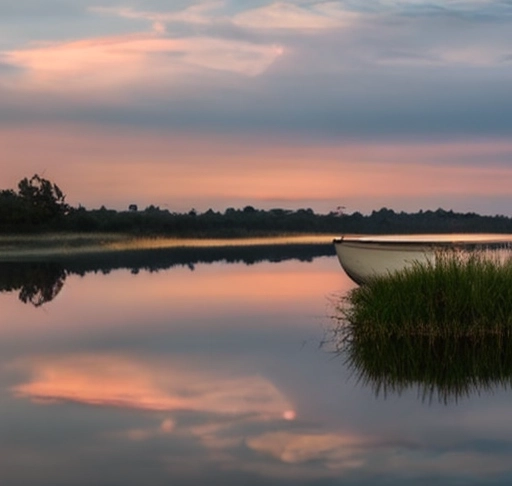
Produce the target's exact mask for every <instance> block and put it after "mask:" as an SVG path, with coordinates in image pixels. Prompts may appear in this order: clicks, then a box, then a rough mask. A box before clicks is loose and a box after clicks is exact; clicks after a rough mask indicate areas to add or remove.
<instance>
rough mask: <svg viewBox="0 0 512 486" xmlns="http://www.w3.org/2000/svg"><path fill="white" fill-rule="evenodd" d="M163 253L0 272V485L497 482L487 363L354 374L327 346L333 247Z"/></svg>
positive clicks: (496, 383)
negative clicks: (439, 383)
mask: <svg viewBox="0 0 512 486" xmlns="http://www.w3.org/2000/svg"><path fill="white" fill-rule="evenodd" d="M327 253H328V252H327ZM180 258H181V260H180V262H179V264H177V263H176V264H169V265H163V266H165V267H167V268H161V269H159V270H157V268H158V265H156V266H155V265H154V264H152V265H151V266H148V265H146V266H145V268H152V271H149V270H145V269H144V266H139V265H135V266H134V267H132V268H129V265H126V266H127V267H128V268H123V267H124V266H125V265H124V264H122V263H121V264H116V265H110V266H106V267H105V268H104V272H101V271H98V270H99V269H98V268H94V270H96V271H92V268H90V267H87V265H83V266H82V267H80V268H81V270H79V269H77V268H75V269H74V270H72V271H70V270H69V268H67V269H66V268H64V269H63V268H61V267H60V266H59V265H57V266H55V265H54V266H51V265H43V266H39V267H37V265H36V266H34V265H32V264H24V266H23V265H16V264H11V265H10V266H5V265H4V267H1V268H0V270H1V271H2V272H3V276H4V277H5V275H9V279H10V280H9V281H7V282H3V283H2V289H3V292H2V293H0V309H1V313H0V407H1V412H2V413H1V415H0V484H2V485H3V484H6V485H13V486H16V485H48V486H50V485H51V486H57V485H66V486H75V485H87V486H90V485H102V486H103V485H119V486H121V485H123V486H125V485H137V486H139V485H141V484H148V485H170V484H172V485H198V484H222V485H263V484H265V485H297V484H299V485H301V484H306V485H338V484H339V485H341V484H343V485H347V484H375V483H376V482H378V483H379V484H432V482H433V481H434V480H436V481H437V482H441V483H442V484H509V483H510V481H511V480H512V394H511V392H510V391H509V389H510V388H509V387H507V386H506V383H507V380H506V379H505V380H504V379H503V370H500V371H499V372H496V376H498V375H499V376H500V377H501V378H500V380H498V379H496V380H494V379H493V376H494V375H493V371H492V370H491V371H489V370H487V375H485V376H486V378H485V380H484V379H481V380H480V379H479V376H480V375H478V372H475V373H476V374H475V376H472V375H471V372H469V371H467V370H463V371H462V374H463V377H462V380H467V382H468V383H469V385H468V387H467V389H465V390H466V392H465V393H461V392H460V388H459V389H457V390H458V391H455V392H454V393H451V392H450V389H449V388H448V389H444V390H441V392H439V390H436V389H435V386H434V388H433V393H431V394H430V395H429V396H428V397H425V394H424V393H423V392H424V388H425V387H424V385H423V384H422V381H421V380H422V378H421V377H418V378H417V379H416V378H415V377H414V376H413V377H412V378H408V379H404V380H402V381H401V382H400V383H401V384H400V386H393V384H390V385H388V386H386V383H385V376H384V377H383V378H382V380H384V384H383V381H382V380H381V381H380V382H379V380H378V379H377V380H373V381H372V380H371V379H364V376H365V375H364V370H357V369H354V367H353V366H352V367H351V366H350V364H348V363H347V361H346V359H344V358H343V356H337V355H336V354H335V353H333V349H334V348H335V347H336V343H335V342H334V343H333V342H332V341H331V340H330V339H331V330H332V328H333V326H334V325H335V323H334V321H332V320H331V319H330V318H329V315H332V314H333V313H335V310H334V308H333V304H332V302H333V300H334V301H336V299H337V298H339V296H340V295H342V294H343V293H344V292H346V291H347V290H349V289H350V288H352V286H353V284H352V283H351V282H350V281H349V280H348V278H347V277H346V276H345V275H344V273H343V272H342V270H341V268H340V266H339V264H338V262H337V260H336V258H335V257H334V256H329V255H324V256H314V255H313V256H312V257H311V258H310V261H307V260H304V258H302V259H298V258H287V257H283V256H282V255H281V256H279V257H278V258H276V257H275V256H271V257H269V258H270V260H266V259H265V257H264V256H262V255H261V254H259V256H258V259H255V261H253V262H252V263H251V264H247V263H246V262H247V259H245V261H246V262H245V263H244V261H243V259H237V258H235V259H232V261H231V262H227V261H226V260H223V259H221V258H220V257H219V256H217V257H212V258H210V261H209V262H208V263H206V262H205V263H201V262H198V261H197V259H191V261H190V262H189V264H188V265H187V262H186V258H187V257H186V255H185V256H182V257H180ZM13 265H14V266H13ZM31 265H32V266H31ZM41 288H45V289H46V290H45V291H46V294H45V295H42V291H41ZM43 293H44V292H43ZM23 300H25V301H26V302H23ZM33 304H37V305H33ZM39 304H42V305H39ZM325 341H327V342H325ZM369 353H370V354H372V353H373V351H372V350H369ZM398 359H400V357H398ZM454 359H456V358H454ZM471 366H473V369H474V366H475V365H474V363H473V364H471ZM476 366H478V363H477V365H476ZM381 367H385V363H384V364H383V365H382V366H381V365H379V369H380V368H381ZM446 369H447V370H448V371H447V372H449V367H447V368H446ZM445 371H446V370H445ZM464 373H465V374H464ZM500 373H501V374H500ZM384 374H385V373H384ZM477 375H478V376H477ZM361 376H363V378H361ZM358 377H359V379H358ZM505 378H506V377H505ZM479 380H480V381H479ZM449 382H450V381H449V380H448V383H449ZM458 383H459V384H460V380H459V382H458ZM463 388H464V387H463ZM422 390H423V391H422Z"/></svg>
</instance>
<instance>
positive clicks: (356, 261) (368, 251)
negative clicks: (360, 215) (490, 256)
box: [333, 234, 512, 284]
mask: <svg viewBox="0 0 512 486" xmlns="http://www.w3.org/2000/svg"><path fill="white" fill-rule="evenodd" d="M333 243H334V247H335V248H336V254H337V255H338V259H339V261H340V263H341V266H342V267H343V269H344V270H345V272H346V273H347V275H348V276H349V277H350V278H351V279H352V280H353V281H354V282H356V283H357V284H364V283H365V282H367V281H368V279H369V278H371V277H375V276H383V275H387V274H389V273H393V272H396V271H399V270H402V269H404V268H405V267H407V266H410V265H412V264H413V263H414V262H420V263H427V262H433V260H434V258H435V254H436V252H437V251H439V250H440V249H443V248H459V249H463V250H464V249H465V250H472V249H478V248H482V249H489V248H506V247H509V246H510V245H511V244H512V235H505V234H443V235H385V236H384V235H379V236H377V235H376V236H373V235H372V236H344V237H341V238H336V239H335V240H334V242H333Z"/></svg>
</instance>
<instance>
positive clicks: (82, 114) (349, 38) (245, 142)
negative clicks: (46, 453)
mask: <svg viewBox="0 0 512 486" xmlns="http://www.w3.org/2000/svg"><path fill="white" fill-rule="evenodd" d="M0 33H1V35H0V146H1V149H2V150H1V151H0V188H2V189H6V188H14V187H16V184H17V182H18V181H19V180H20V179H21V178H23V177H26V176H31V175H32V174H34V173H39V174H40V175H43V176H44V177H46V178H48V179H51V180H52V181H55V182H56V183H57V184H58V185H59V186H60V187H61V188H62V189H63V190H64V192H65V193H66V194H67V199H68V202H69V203H71V204H73V205H77V204H82V205H83V206H86V207H88V208H94V207H99V206H101V205H102V204H104V205H106V206H107V207H113V208H115V209H126V208H127V207H128V205H129V204H131V203H136V204H138V205H139V207H141V208H144V207H145V206H147V205H149V204H155V205H158V206H160V207H162V208H165V209H169V210H171V211H180V212H181V211H188V210H189V209H191V208H192V207H194V208H196V209H197V210H199V211H204V210H207V209H208V208H210V207H211V208H213V209H214V210H220V211H223V210H224V209H226V208H227V207H230V206H234V207H243V206H245V205H248V204H250V205H253V206H255V207H259V208H272V207H284V208H290V209H296V208H300V207H311V208H313V209H314V210H315V211H318V212H328V211H330V210H333V209H335V208H336V207H337V206H345V207H346V208H347V209H346V210H347V211H348V212H354V211H361V212H369V211H371V210H372V209H379V208H380V207H383V206H386V207H389V208H392V209H394V210H396V211H401V210H405V211H416V210H418V209H420V208H423V209H437V208H438V207H443V208H444V209H454V210H456V211H464V212H465V211H475V212H479V213H483V214H496V213H499V214H505V215H509V216H512V138H511V135H512V88H511V86H512V2H511V1H510V0H409V1H406V0H403V1H401V0H364V1H362V0H338V1H322V0H320V1H315V0H289V1H268V0H251V1H249V0H225V1H223V0H220V1H216V0H213V1H208V0H196V1H192V0H167V1H163V0H114V1H112V0H72V1H62V0H17V1H16V2H13V1H12V0H0Z"/></svg>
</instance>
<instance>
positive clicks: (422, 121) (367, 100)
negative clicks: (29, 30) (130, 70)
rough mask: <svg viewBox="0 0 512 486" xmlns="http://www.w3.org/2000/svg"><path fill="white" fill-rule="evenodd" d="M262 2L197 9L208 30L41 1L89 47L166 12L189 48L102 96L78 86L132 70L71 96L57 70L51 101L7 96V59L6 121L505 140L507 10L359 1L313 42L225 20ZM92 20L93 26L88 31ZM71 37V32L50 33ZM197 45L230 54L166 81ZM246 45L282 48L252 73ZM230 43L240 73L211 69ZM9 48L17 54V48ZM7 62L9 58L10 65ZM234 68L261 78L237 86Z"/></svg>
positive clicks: (146, 5) (25, 9)
mask: <svg viewBox="0 0 512 486" xmlns="http://www.w3.org/2000/svg"><path fill="white" fill-rule="evenodd" d="M269 4H270V2H265V3H264V2H259V3H258V4H254V3H252V2H251V4H250V6H249V5H247V4H243V3H242V2H235V1H232V2H230V3H228V4H227V6H226V7H225V8H223V9H220V10H221V11H220V13H215V12H214V13H211V12H210V11H207V12H206V13H205V12H204V11H202V12H201V14H200V15H203V16H205V17H204V18H205V19H206V20H205V21H204V22H203V20H201V19H203V17H201V19H200V22H199V21H198V22H199V23H200V25H199V24H194V23H193V22H192V21H191V22H192V23H187V21H186V18H187V17H186V16H185V20H184V19H183V18H181V20H179V22H178V21H177V20H176V18H175V14H176V12H183V10H184V9H185V8H186V7H187V6H190V5H192V3H191V2H187V1H183V2H180V3H178V4H173V12H174V13H173V12H171V13H169V12H168V10H167V7H166V6H165V5H164V2H161V1H156V0H155V1H139V2H135V3H133V4H132V11H133V12H135V13H134V18H122V17H121V16H119V15H116V13H115V11H114V10H110V11H109V10H104V11H103V12H98V11H96V12H95V11H91V10H90V9H88V8H89V7H92V6H93V4H92V3H91V2H89V1H86V0H82V1H79V2H76V3H75V2H74V3H73V7H69V3H63V2H58V1H53V2H49V3H47V10H46V13H47V14H49V13H52V12H53V13H54V14H59V15H64V14H67V15H76V16H77V17H80V16H81V17H80V18H81V19H82V20H81V22H82V23H80V22H79V23H78V25H79V26H80V27H79V30H80V29H82V30H81V31H82V32H84V33H85V32H89V35H88V36H85V35H84V38H87V37H91V36H103V35H105V33H106V32H109V33H112V34H117V33H126V32H140V31H141V30H142V31H143V30H148V29H151V22H152V21H153V20H154V19H153V17H152V16H153V15H156V14H158V13H160V14H162V15H164V14H165V15H168V17H165V15H164V17H163V18H164V22H168V25H167V30H168V34H167V36H166V38H167V39H170V40H176V41H180V42H182V43H183V46H182V47H180V49H179V50H173V51H162V52H148V53H147V56H146V61H147V71H146V72H145V73H143V74H144V75H141V73H138V74H137V76H139V77H135V78H133V79H131V78H130V79H126V80H123V81H122V82H121V83H120V84H119V85H118V86H113V87H112V86H109V87H108V89H106V88H104V87H103V86H102V85H100V86H95V85H93V84H90V85H88V84H87V81H84V80H88V79H91V78H92V77H93V76H97V75H101V74H103V73H110V72H111V73H115V72H116V71H122V70H123V69H125V68H126V65H127V63H128V62H129V61H126V60H123V61H122V63H121V64H119V65H116V64H115V62H114V63H112V64H107V65H105V68H104V69H103V68H102V70H97V71H91V72H88V71H84V73H83V75H82V76H81V77H78V78H77V79H78V80H79V81H80V82H81V83H82V84H81V85H76V86H75V85H73V82H74V80H73V79H70V78H69V77H68V76H66V74H65V73H64V74H62V75H60V74H59V76H61V77H58V76H57V77H56V81H55V85H56V86H58V83H62V84H63V87H64V88H66V89H64V90H59V89H55V90H54V92H52V93H48V92H47V91H45V90H44V89H43V90H40V89H38V87H37V86H35V87H34V86H30V87H28V88H26V89H25V90H20V89H18V87H17V86H13V85H12V84H11V85H6V84H5V83H4V87H3V89H2V88H1V86H2V80H4V81H5V77H6V76H7V75H8V74H9V76H10V77H12V73H13V72H14V71H13V69H18V67H17V65H16V64H13V63H12V62H11V63H9V62H8V61H6V60H4V61H3V64H0V91H3V93H4V94H6V96H1V97H0V100H1V101H0V122H2V123H9V122H12V121H13V120H16V119H18V120H19V121H27V120H30V119H45V120H47V121H49V120H55V121H84V122H91V123H107V124H129V125H135V126H147V127H152V126H162V127H168V128H183V129H188V130H194V129H197V130H200V131H204V130H213V131H219V132H229V133H232V132H251V133H252V132H255V131H256V132H263V133H265V132H272V133H283V134H290V133H291V134H293V133H297V134H301V136H304V135H305V134H307V135H311V136H316V137H318V136H325V137H349V138H354V137H356V138H357V137H360V138H365V137H372V138H373V137H380V136H383V137H387V136H391V137H404V136H419V137H421V136H436V137H450V136H454V135H456V136H464V135H466V136H475V135H477V136H508V135H510V133H512V110H511V108H512V100H511V98H510V96H509V92H510V88H509V86H510V84H511V81H512V66H511V64H510V56H511V53H510V52H511V51H510V47H509V46H510V45H512V28H511V25H510V24H511V23H512V15H510V14H511V11H512V3H511V2H505V1H495V2H480V1H477V0H475V1H469V0H468V1H466V2H449V1H447V2H414V4H411V3H409V2H400V1H392V0H388V1H384V0H383V1H374V2H365V3H364V8H362V7H361V2H354V1H346V2H340V3H339V6H340V8H341V7H344V8H345V9H349V10H351V11H357V12H359V13H362V14H363V15H362V17H356V18H355V19H351V20H350V21H348V23H347V24H346V25H344V26H343V27H339V28H335V29H332V28H326V29H319V30H317V31H314V32H305V31H304V30H303V29H301V28H299V27H297V28H292V29H290V28H287V29H279V28H274V29H273V30H268V29H267V30H265V29H264V28H263V27H264V26H262V29H259V28H256V27H254V26H255V25H257V24H256V18H253V19H252V20H251V22H252V23H251V25H252V26H253V27H251V28H244V27H243V26H240V25H235V24H234V23H232V22H230V21H229V19H230V18H234V17H233V16H234V15H236V12H242V11H247V10H248V9H249V8H255V7H257V6H264V5H269ZM320 4H321V2H308V3H307V4H306V2H296V3H295V5H296V6H297V8H298V7H301V6H302V7H303V8H302V10H303V11H304V13H303V14H301V15H303V17H301V19H306V18H307V17H306V16H307V14H308V12H309V11H310V10H308V9H307V8H306V6H307V5H309V7H310V8H313V9H315V8H317V10H315V12H319V11H320V10H318V8H319V7H318V5H320ZM16 5H17V6H16V7H12V6H9V4H8V3H7V2H2V3H0V13H3V14H9V12H10V15H14V14H16V15H20V16H22V17H23V16H24V15H28V14H29V12H30V13H31V14H36V13H37V11H38V9H41V8H42V7H41V5H40V3H39V2H26V1H25V2H20V3H19V4H16ZM66 5H67V7H66ZM102 6H103V7H114V6H116V3H115V2H102ZM337 11H338V10H336V12H337ZM137 12H138V13H137ZM141 12H142V13H141ZM143 12H146V13H145V14H144V13H143ZM148 12H150V13H149V14H148ZM151 12H153V13H151ZM155 12H156V13H155ZM139 14H140V15H139ZM169 15H170V17H169ZM315 15H317V14H315ZM336 15H337V14H336ZM165 18H168V21H165ZM169 19H170V20H169ZM489 19H492V20H493V22H489ZM93 21H98V22H99V23H98V26H97V27H96V28H95V29H93V28H92V22H93ZM302 21H304V20H302ZM46 22H47V24H46V25H47V28H48V29H52V28H53V29H55V28H56V26H55V24H53V23H52V22H51V21H50V20H47V21H46ZM194 22H195V21H194ZM74 27H75V24H73V23H69V24H68V26H67V27H66V28H64V29H63V30H59V29H57V33H56V34H54V36H55V37H56V36H59V35H63V33H64V32H68V31H71V30H72V29H73V28H74ZM66 29H68V30H66ZM88 29H90V30H88ZM109 29H110V30H109ZM148 32H149V30H148ZM198 36H200V37H201V39H204V43H205V44H204V46H207V45H208V42H210V43H213V42H215V41H217V40H219V41H222V42H223V44H222V46H225V48H226V49H227V51H226V52H227V54H225V55H224V57H222V58H221V59H220V60H218V61H215V60H212V57H211V56H212V54H213V53H214V52H208V51H206V50H205V51H204V52H200V53H199V54H197V52H195V54H194V56H196V57H194V58H193V59H192V60H193V61H194V62H196V61H198V62H200V63H203V64H199V65H194V68H193V69H192V71H190V72H188V73H187V74H185V75H183V76H182V77H181V78H179V79H174V78H173V79H171V78H170V76H171V75H172V76H174V72H175V69H174V67H173V66H174V65H176V66H178V64H177V63H183V62H186V61H187V57H186V55H185V54H186V53H187V49H189V48H191V47H190V46H191V45H192V44H191V42H192V41H193V42H195V41H196V40H197V39H198V38H199V37H198ZM240 42H243V44H240ZM193 45H194V46H196V44H193ZM212 45H213V44H212ZM241 45H243V46H247V48H248V47H250V46H254V49H258V52H259V54H258V55H263V54H262V52H263V51H261V49H263V48H265V46H271V45H275V46H277V47H279V48H282V49H283V55H281V56H279V57H277V58H275V59H271V58H269V59H268V60H267V61H265V59H264V58H261V60H257V62H258V63H260V62H261V64H258V65H257V66H256V65H255V66H253V67H252V68H250V69H249V68H248V67H247V66H248V65H247V64H246V63H247V62H248V60H247V59H246V58H244V57H243V56H247V55H249V54H248V53H249V51H247V53H243V54H240V46H241ZM204 46H203V47H201V49H203V48H204ZM230 46H232V49H233V51H232V52H233V53H236V54H237V55H238V56H239V57H238V59H237V62H239V63H240V64H239V66H243V67H237V68H233V69H232V72H227V71H223V70H222V69H221V70H219V69H216V64H215V62H226V61H225V59H227V57H226V56H228V55H230V54H229V49H231V47H230ZM121 47H122V46H121ZM277 47H276V48H277ZM129 48H130V46H128V48H127V49H129ZM194 48H195V49H197V47H194ZM223 48H224V47H223ZM244 48H245V47H244ZM251 49H252V47H251ZM15 51H16V52H21V53H23V45H19V47H18V48H17V49H15ZM260 51H261V52H260ZM250 55H251V56H252V55H254V54H253V53H251V54H250ZM198 56H202V57H201V58H199V57H198ZM4 59H8V57H6V56H5V55H4ZM255 59H256V58H255ZM120 62H121V61H120ZM251 62H255V61H254V60H252V61H251ZM243 63H245V64H243ZM180 66H181V64H180ZM267 66H268V67H267ZM162 67H165V69H166V70H165V72H164V71H162ZM31 69H38V68H36V67H33V68H32V66H30V65H27V66H25V67H24V71H23V72H25V73H27V72H28V73H30V70H31ZM237 69H238V70H239V71H240V72H241V71H242V70H246V71H248V72H254V73H256V76H252V77H246V76H243V75H241V74H240V72H239V71H237ZM251 69H252V71H251ZM92 75H93V76H92ZM23 77H24V76H23V75H22V76H21V81H20V82H21V84H23ZM148 81H150V82H148ZM84 96H86V97H87V102H86V103H85V102H83V101H82V100H83V98H84Z"/></svg>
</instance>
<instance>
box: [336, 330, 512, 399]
mask: <svg viewBox="0 0 512 486" xmlns="http://www.w3.org/2000/svg"><path fill="white" fill-rule="evenodd" d="M335 334H336V339H335V345H336V352H337V353H338V354H339V355H340V356H342V358H343V360H344V363H345V365H347V366H348V368H349V370H350V371H351V372H352V376H354V377H355V378H356V380H357V382H358V383H361V384H363V385H365V386H370V387H371V388H372V389H373V391H374V393H375V395H376V396H377V397H379V396H383V397H387V396H388V395H390V394H397V395H401V394H402V393H404V392H405V391H407V390H414V389H416V390H417V392H418V397H419V398H420V399H421V400H422V401H423V402H428V403H432V401H435V400H438V401H439V402H440V403H444V404H448V403H457V402H458V401H459V400H460V399H463V398H469V397H470V396H472V395H474V394H480V393H482V392H495V391H497V390H499V389H508V388H510V387H511V385H512V341H511V340H510V339H508V338H507V337H503V336H500V335H489V336H485V337H471V336H463V337H451V338H446V337H435V338H432V337H428V336H407V335H403V334H402V335H388V336H385V337H383V336H381V337H378V338H377V337H375V336H372V335H367V334H366V333H364V332H361V330H360V329H359V330H358V329H357V328H349V329H347V328H345V329H343V330H340V329H337V331H336V333H335Z"/></svg>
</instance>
